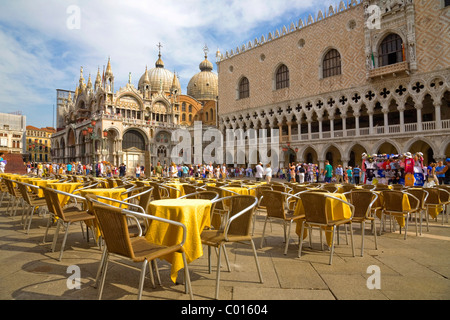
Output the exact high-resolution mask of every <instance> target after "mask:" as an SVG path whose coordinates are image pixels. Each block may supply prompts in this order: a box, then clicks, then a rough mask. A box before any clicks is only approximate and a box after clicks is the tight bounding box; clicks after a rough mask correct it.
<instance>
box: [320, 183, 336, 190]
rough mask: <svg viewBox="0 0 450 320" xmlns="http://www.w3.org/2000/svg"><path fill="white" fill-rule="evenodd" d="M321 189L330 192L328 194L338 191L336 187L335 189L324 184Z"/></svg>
mask: <svg viewBox="0 0 450 320" xmlns="http://www.w3.org/2000/svg"><path fill="white" fill-rule="evenodd" d="M322 189H324V190H327V191H330V192H336V191H337V190H338V187H336V186H334V185H328V184H325V185H323V187H322Z"/></svg>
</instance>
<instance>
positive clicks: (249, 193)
mask: <svg viewBox="0 0 450 320" xmlns="http://www.w3.org/2000/svg"><path fill="white" fill-rule="evenodd" d="M222 189H225V190H228V191H232V192H236V193H239V194H240V195H243V196H256V191H255V189H249V188H245V187H222ZM230 195H232V194H231V192H230V194H227V195H226V196H230Z"/></svg>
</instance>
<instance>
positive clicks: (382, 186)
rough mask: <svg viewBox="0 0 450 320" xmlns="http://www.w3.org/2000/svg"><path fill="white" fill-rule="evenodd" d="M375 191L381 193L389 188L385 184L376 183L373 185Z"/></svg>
mask: <svg viewBox="0 0 450 320" xmlns="http://www.w3.org/2000/svg"><path fill="white" fill-rule="evenodd" d="M374 190H375V191H382V190H389V186H388V185H387V184H383V183H377V184H376V185H375V189H374Z"/></svg>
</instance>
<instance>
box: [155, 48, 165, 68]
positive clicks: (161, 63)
mask: <svg viewBox="0 0 450 320" xmlns="http://www.w3.org/2000/svg"><path fill="white" fill-rule="evenodd" d="M157 47H158V48H159V53H158V60H157V61H156V63H155V66H156V67H157V68H164V62H163V61H162V60H161V48H162V44H161V42H160V43H158V45H157Z"/></svg>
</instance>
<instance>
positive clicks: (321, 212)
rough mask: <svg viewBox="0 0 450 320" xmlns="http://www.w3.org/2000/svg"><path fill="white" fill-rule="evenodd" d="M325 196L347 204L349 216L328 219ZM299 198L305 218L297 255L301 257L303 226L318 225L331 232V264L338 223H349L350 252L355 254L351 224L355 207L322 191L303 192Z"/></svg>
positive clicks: (302, 228) (303, 228) (303, 227)
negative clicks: (349, 211) (349, 210)
mask: <svg viewBox="0 0 450 320" xmlns="http://www.w3.org/2000/svg"><path fill="white" fill-rule="evenodd" d="M327 198H330V199H334V200H336V201H340V202H342V203H343V204H344V205H347V206H349V207H350V209H351V212H352V213H351V217H350V218H345V219H339V220H330V219H329V217H328V212H327V209H326V208H327V206H326V200H327ZM300 199H301V201H302V204H303V207H304V209H305V218H304V220H303V221H302V226H301V232H300V245H299V248H298V257H299V258H300V257H301V254H302V247H303V235H304V230H305V227H308V228H310V230H311V229H312V228H313V227H319V228H325V232H331V233H332V236H331V248H330V249H331V250H330V259H329V264H330V265H331V264H332V262H333V253H334V244H335V241H334V238H335V234H336V229H337V228H338V226H340V225H345V224H349V225H350V237H351V245H352V254H353V257H354V256H355V249H354V245H353V226H352V218H353V215H354V211H355V207H354V206H353V205H352V204H351V203H349V202H347V201H344V200H342V199H339V198H336V197H334V196H333V195H332V194H329V193H324V192H303V193H301V195H300ZM321 232H322V231H321ZM310 246H311V247H312V243H311V233H310Z"/></svg>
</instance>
